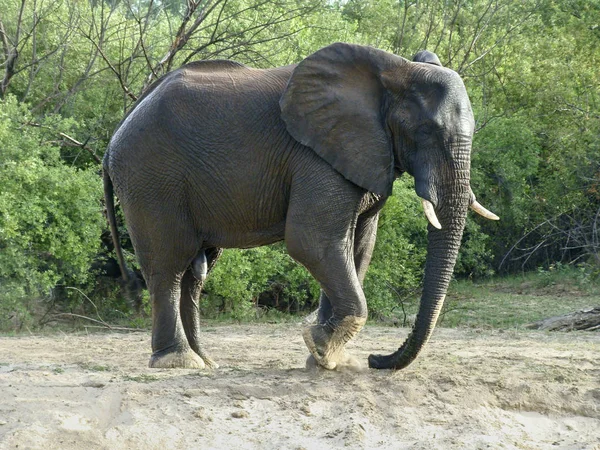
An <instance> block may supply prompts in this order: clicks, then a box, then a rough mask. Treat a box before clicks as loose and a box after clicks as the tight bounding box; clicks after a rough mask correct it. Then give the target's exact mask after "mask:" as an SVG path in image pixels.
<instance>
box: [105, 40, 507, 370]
mask: <svg viewBox="0 0 600 450" xmlns="http://www.w3.org/2000/svg"><path fill="white" fill-rule="evenodd" d="M474 124H475V122H474V118H473V113H472V109H471V104H470V101H469V97H468V95H467V91H466V88H465V86H464V84H463V81H462V79H461V78H460V76H459V75H458V74H457V73H456V72H454V71H452V70H451V69H449V68H445V67H443V66H442V65H441V64H440V62H439V59H438V57H437V56H436V55H435V54H433V53H430V52H421V53H420V54H417V56H416V58H415V61H410V60H407V59H404V58H402V57H400V56H397V55H394V54H391V53H388V52H385V51H383V50H379V49H376V48H373V47H368V46H361V45H354V44H346V43H334V44H331V45H329V46H326V47H324V48H322V49H320V50H318V51H317V52H315V53H313V54H312V55H310V56H308V57H307V58H306V59H304V60H302V61H301V62H300V63H298V64H295V65H289V66H285V67H277V68H270V69H256V68H251V67H248V66H246V65H243V64H240V63H237V62H233V61H228V60H212V61H197V62H192V63H189V64H187V65H184V66H182V67H181V68H179V69H177V70H174V71H173V72H170V73H168V74H167V75H165V76H163V77H162V78H160V79H159V80H157V81H156V82H155V83H154V84H153V85H151V86H150V87H149V88H148V89H147V91H146V92H145V93H144V94H143V95H142V96H141V97H140V98H139V99H138V101H137V103H136V104H135V105H134V107H133V108H132V109H131V110H130V112H129V113H128V114H126V116H125V117H124V119H123V120H122V121H121V123H120V124H119V125H118V127H117V129H116V131H115V133H114V135H113V136H112V138H111V140H110V142H109V145H108V147H107V150H106V153H105V156H104V159H103V180H104V191H105V200H106V205H107V211H108V218H109V225H110V229H111V232H112V235H113V239H114V242H115V249H116V251H117V256H118V260H119V261H120V263H121V264H124V260H123V256H122V252H121V250H120V247H119V240H118V238H117V236H118V234H117V228H116V220H115V201H114V197H115V195H116V196H117V197H118V198H119V199H120V204H121V207H122V210H123V213H124V216H125V221H126V223H127V226H128V229H129V232H130V236H131V240H132V243H133V246H134V249H135V253H136V256H137V258H138V260H139V264H140V267H141V269H142V272H143V275H144V278H145V279H146V282H147V285H148V289H149V291H150V299H151V304H152V356H151V358H150V362H149V365H150V367H159V368H177V367H179V368H205V367H208V368H214V367H217V364H216V363H215V362H214V361H213V360H212V359H211V358H210V357H209V355H208V354H207V353H206V351H205V350H204V349H203V348H202V346H201V345H200V339H199V336H200V322H199V306H198V302H199V297H200V292H201V289H202V284H203V283H204V280H205V279H206V276H207V275H208V274H209V272H210V270H211V269H212V267H214V265H215V263H216V262H217V259H218V257H219V255H220V254H221V252H222V249H224V248H250V247H256V246H262V245H267V244H271V243H274V242H278V241H284V242H285V246H286V249H287V252H288V253H289V255H290V256H291V257H292V258H294V259H295V260H296V261H297V262H299V263H300V264H302V265H304V266H305V267H306V268H307V269H308V271H309V272H310V274H311V275H312V276H313V277H314V278H315V279H316V280H317V281H318V283H319V284H320V286H321V293H320V298H319V309H318V315H317V317H318V319H317V321H316V323H314V324H312V325H309V326H307V327H306V328H305V329H304V331H303V332H302V337H303V339H304V342H305V344H306V346H307V347H308V350H309V360H310V361H313V364H314V363H316V364H317V365H318V366H320V367H323V368H325V369H330V370H333V369H340V368H342V367H344V366H345V365H348V364H351V361H356V360H353V358H352V357H351V356H350V355H349V354H348V353H347V352H346V350H345V345H346V343H347V342H348V341H349V340H350V339H352V338H353V337H354V336H356V335H357V333H358V332H359V331H360V330H361V329H362V328H363V326H364V324H365V322H366V320H367V303H366V299H365V295H364V293H363V289H362V284H363V280H364V278H365V274H366V272H367V268H368V266H369V263H370V260H371V256H372V254H373V248H374V244H375V238H376V234H377V222H378V217H379V213H380V211H381V208H382V207H383V206H384V204H385V202H386V200H387V199H388V198H389V196H390V195H391V193H392V183H393V181H394V179H395V178H397V177H399V176H401V175H402V174H404V173H405V172H407V173H408V174H409V175H411V176H412V177H414V180H415V190H416V194H417V195H418V196H419V197H420V198H421V199H422V203H423V206H424V211H425V214H426V216H427V218H428V220H429V224H428V246H427V256H426V263H425V274H424V288H423V293H422V297H421V301H420V306H419V311H418V315H417V318H416V320H415V324H414V327H413V329H412V331H411V333H410V334H409V337H408V338H407V339H406V341H405V342H404V344H403V345H402V346H401V347H400V348H399V349H398V350H397V351H395V352H393V353H392V354H390V355H370V356H369V359H368V364H369V366H370V367H371V368H377V369H394V370H398V369H402V368H404V367H406V366H408V365H409V364H410V363H411V362H412V361H413V360H414V359H415V358H416V357H417V355H418V354H419V352H420V351H421V350H422V349H423V347H424V345H425V344H426V343H427V341H428V339H429V337H430V335H431V333H432V331H433V329H434V327H435V323H436V320H437V317H438V314H439V312H440V308H441V306H442V304H443V301H444V298H445V295H446V290H447V288H448V284H449V281H450V278H451V275H452V272H453V269H454V265H455V261H456V257H457V253H458V250H459V246H460V243H461V237H462V233H463V228H464V225H465V220H466V214H467V210H468V208H469V206H470V207H471V208H473V209H475V210H476V211H477V212H479V213H480V214H482V215H484V216H486V217H487V218H490V219H497V218H498V217H497V216H495V215H494V214H493V213H491V212H490V211H488V210H486V209H485V208H484V207H483V206H481V205H480V204H479V203H478V202H477V201H476V199H475V196H474V194H473V192H472V190H471V187H470V181H469V180H470V152H471V146H472V138H473V133H474ZM122 273H127V271H126V270H122Z"/></svg>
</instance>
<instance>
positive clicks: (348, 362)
mask: <svg viewBox="0 0 600 450" xmlns="http://www.w3.org/2000/svg"><path fill="white" fill-rule="evenodd" d="M306 369H307V370H310V371H319V370H327V369H326V368H325V367H323V366H321V365H319V363H318V362H317V360H316V359H315V357H314V356H313V355H308V358H306ZM366 369H367V367H366V366H365V365H364V364H363V363H362V362H361V361H360V360H359V359H358V358H355V357H354V356H352V355H351V354H349V353H348V352H344V353H343V356H342V357H341V358H340V359H339V360H338V361H337V362H336V365H335V368H334V370H335V371H338V372H364V371H365V370H366Z"/></svg>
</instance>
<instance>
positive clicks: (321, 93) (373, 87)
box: [279, 43, 407, 195]
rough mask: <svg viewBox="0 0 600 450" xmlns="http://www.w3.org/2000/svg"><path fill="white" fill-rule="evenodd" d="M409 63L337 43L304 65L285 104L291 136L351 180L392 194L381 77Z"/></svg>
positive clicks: (391, 163)
mask: <svg viewBox="0 0 600 450" xmlns="http://www.w3.org/2000/svg"><path fill="white" fill-rule="evenodd" d="M402 64H407V62H406V60H404V59H403V58H400V57H398V56H395V55H392V54H390V53H386V52H384V51H381V50H377V49H374V48H370V47H363V46H358V45H350V44H341V43H338V44H332V45H330V46H328V47H325V48H323V49H321V50H319V51H317V52H316V53H314V54H312V55H310V56H309V57H308V58H306V59H305V60H303V61H302V62H301V63H300V64H298V66H297V67H296V69H295V70H294V72H293V74H292V76H291V78H290V81H289V83H288V85H287V88H286V90H285V92H284V93H283V96H282V97H281V100H280V102H279V103H280V106H281V112H282V117H283V120H284V121H285V123H286V126H287V130H288V132H289V133H290V134H291V135H292V137H294V139H296V140H297V141H299V142H300V143H302V144H304V145H306V146H308V147H311V148H312V149H313V150H314V151H315V152H316V153H317V154H318V155H319V156H321V157H322V158H323V159H324V160H325V161H327V162H328V163H329V164H331V165H332V166H333V167H334V168H335V169H336V170H337V171H338V172H339V173H341V174H342V175H343V176H344V177H345V178H347V179H348V180H350V181H352V182H353V183H354V184H357V185H358V186H360V187H363V188H365V189H367V190H369V191H371V192H374V193H376V194H380V195H389V194H390V193H391V190H392V182H393V180H394V156H393V151H392V141H391V138H390V135H389V132H388V130H387V128H386V125H385V116H384V108H383V99H384V92H385V89H384V87H383V85H382V83H381V79H380V75H381V73H382V72H383V71H385V70H390V69H393V68H396V67H398V66H399V65H402Z"/></svg>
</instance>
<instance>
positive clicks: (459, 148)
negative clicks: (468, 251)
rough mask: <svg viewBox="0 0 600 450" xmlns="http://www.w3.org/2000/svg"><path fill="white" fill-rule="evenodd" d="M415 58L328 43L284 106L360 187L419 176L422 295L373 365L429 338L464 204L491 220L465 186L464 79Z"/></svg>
mask: <svg viewBox="0 0 600 450" xmlns="http://www.w3.org/2000/svg"><path fill="white" fill-rule="evenodd" d="M415 60H416V62H410V61H408V60H406V59H404V58H401V57H399V56H396V55H393V54H390V53H386V52H384V51H381V50H377V49H374V48H370V47H363V46H358V45H349V44H333V45H330V46H328V47H325V48H323V49H321V50H319V51H318V52H316V53H314V54H313V55H311V56H309V57H308V58H306V59H305V60H304V61H302V62H301V63H300V64H299V65H298V66H297V67H296V68H295V70H294V72H293V74H292V77H291V78H290V81H289V83H288V86H287V89H286V91H285V92H284V94H283V96H282V98H281V101H280V105H281V110H282V117H283V119H284V121H285V122H286V125H287V129H288V131H289V133H290V134H291V135H292V136H293V137H294V138H295V139H296V140H298V141H299V142H301V143H302V144H304V145H307V146H309V147H311V148H312V149H313V150H314V151H315V152H316V153H317V154H319V155H320V156H321V157H322V158H323V159H325V160H326V161H327V162H329V164H331V165H332V166H333V167H334V168H335V169H336V170H337V171H338V172H340V173H341V174H342V175H343V176H344V177H346V178H347V179H348V180H350V181H352V182H353V183H355V184H357V185H358V186H361V187H363V188H364V189H367V190H369V191H371V192H374V193H376V194H379V195H382V196H387V195H390V194H391V191H392V182H393V181H394V178H395V177H396V176H398V175H399V174H401V173H403V172H408V173H409V174H411V175H412V176H413V177H414V178H415V186H416V192H417V195H418V196H419V197H420V198H421V199H422V201H423V206H424V208H425V213H426V215H427V218H428V220H429V222H430V225H429V228H428V248H427V260H426V267H425V279H424V289H423V295H422V298H421V304H420V307H419V313H418V315H417V320H416V321H415V325H414V327H413V330H412V332H411V334H410V336H409V337H408V339H407V340H406V341H405V342H404V344H403V345H402V346H401V347H400V348H399V349H398V351H396V352H395V353H393V354H391V355H388V356H376V355H371V356H370V357H369V365H370V366H371V367H375V368H393V369H401V368H403V367H406V366H407V365H409V364H410V363H411V362H412V361H413V360H414V359H415V358H416V356H417V355H418V353H419V352H420V351H421V349H422V348H423V346H424V345H425V343H426V342H427V340H428V339H429V337H430V335H431V333H432V331H433V329H434V327H435V322H436V320H437V318H438V315H439V312H440V309H441V307H442V304H443V301H444V298H445V295H446V290H447V288H448V284H449V282H450V278H451V276H452V272H453V270H454V264H455V262H456V257H457V254H458V249H459V247H460V242H461V238H462V233H463V229H464V225H465V218H466V214H467V209H468V208H469V206H471V207H472V208H474V209H475V210H477V211H478V212H479V213H481V214H482V215H485V216H486V217H488V218H492V219H497V217H496V216H495V215H493V214H492V213H490V212H489V211H487V210H485V208H483V207H481V205H479V204H478V203H477V202H476V201H475V196H474V195H473V193H472V191H471V188H470V185H469V179H470V163H471V159H470V154H471V143H472V138H473V132H474V126H475V123H474V119H473V112H472V110H471V104H470V102H469V97H468V95H467V91H466V89H465V86H464V84H463V82H462V80H461V78H460V76H459V75H458V74H457V73H456V72H454V71H452V70H450V69H448V68H445V67H442V66H441V64H440V62H439V59H438V58H437V56H435V54H433V53H430V52H420V53H419V54H417V55H416V57H415Z"/></svg>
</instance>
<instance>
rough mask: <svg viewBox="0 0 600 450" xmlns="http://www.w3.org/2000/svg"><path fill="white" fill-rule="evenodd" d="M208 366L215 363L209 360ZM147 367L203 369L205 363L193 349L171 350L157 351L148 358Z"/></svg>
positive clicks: (211, 366) (212, 365)
mask: <svg viewBox="0 0 600 450" xmlns="http://www.w3.org/2000/svg"><path fill="white" fill-rule="evenodd" d="M210 363H211V364H209V365H208V366H209V368H213V367H214V366H216V364H215V363H214V362H213V361H212V360H211V361H210ZM148 366H149V367H152V368H154V369H204V368H206V366H207V364H206V363H205V362H204V360H203V359H202V358H201V357H200V356H198V354H197V353H196V352H194V351H193V350H191V349H189V350H185V351H173V352H169V353H163V352H159V353H158V354H156V353H155V354H153V355H152V357H151V358H150V363H149V364H148Z"/></svg>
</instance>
